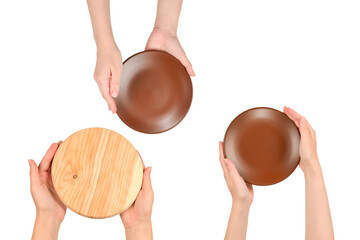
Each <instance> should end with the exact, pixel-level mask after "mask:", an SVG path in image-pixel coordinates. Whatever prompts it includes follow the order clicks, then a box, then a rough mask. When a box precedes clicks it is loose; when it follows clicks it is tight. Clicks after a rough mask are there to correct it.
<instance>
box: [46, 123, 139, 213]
mask: <svg viewBox="0 0 360 240" xmlns="http://www.w3.org/2000/svg"><path fill="white" fill-rule="evenodd" d="M51 175H52V181H53V184H54V187H55V191H56V193H57V194H58V195H59V197H60V199H61V201H62V202H63V203H64V204H65V205H66V206H67V207H68V208H70V209H71V210H73V211H74V212H76V213H78V214H80V215H82V216H85V217H90V218H106V217H111V216H114V215H117V214H120V213H122V212H123V211H125V210H126V209H127V208H129V207H130V206H131V204H132V203H133V202H134V201H135V199H136V197H137V194H138V193H139V191H140V188H141V184H142V178H143V166H142V161H141V158H140V156H139V153H138V152H137V151H136V149H135V148H134V147H133V145H132V144H131V143H130V142H129V141H128V140H127V139H126V138H124V137H123V136H121V135H120V134H118V133H116V132H114V131H111V130H108V129H103V128H88V129H84V130H81V131H78V132H76V133H74V134H72V135H71V136H70V137H68V138H67V139H66V140H65V141H64V142H63V143H62V144H61V145H60V147H59V149H58V150H57V152H56V154H55V157H54V160H53V162H52V167H51Z"/></svg>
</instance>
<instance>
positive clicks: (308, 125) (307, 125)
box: [305, 118, 316, 138]
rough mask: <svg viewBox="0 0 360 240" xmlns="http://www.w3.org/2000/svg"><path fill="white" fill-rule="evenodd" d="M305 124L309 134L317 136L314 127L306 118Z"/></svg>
mask: <svg viewBox="0 0 360 240" xmlns="http://www.w3.org/2000/svg"><path fill="white" fill-rule="evenodd" d="M305 124H306V129H307V131H308V132H309V135H310V136H311V137H312V138H316V135H315V131H314V129H313V128H312V127H311V125H310V123H309V121H308V120H307V119H306V118H305Z"/></svg>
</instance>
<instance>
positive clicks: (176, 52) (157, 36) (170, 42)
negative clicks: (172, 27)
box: [145, 27, 195, 76]
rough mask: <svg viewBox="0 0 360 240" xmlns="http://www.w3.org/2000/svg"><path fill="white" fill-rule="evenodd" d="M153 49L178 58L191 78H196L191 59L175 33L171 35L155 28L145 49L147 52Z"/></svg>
mask: <svg viewBox="0 0 360 240" xmlns="http://www.w3.org/2000/svg"><path fill="white" fill-rule="evenodd" d="M151 49H155V50H161V51H165V52H168V53H170V54H171V55H173V56H174V57H176V58H177V59H178V60H179V61H180V62H181V63H182V65H184V67H185V68H186V71H187V72H188V74H189V75H190V76H195V72H194V70H193V68H192V65H191V63H190V61H189V59H188V58H187V57H186V54H185V51H184V49H183V48H182V47H181V44H180V42H179V39H178V38H177V36H176V34H175V33H171V32H170V31H167V30H164V29H160V28H156V27H155V28H154V30H153V31H152V33H151V35H150V37H149V40H148V41H147V44H146V47H145V50H151Z"/></svg>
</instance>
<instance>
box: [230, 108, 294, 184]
mask: <svg viewBox="0 0 360 240" xmlns="http://www.w3.org/2000/svg"><path fill="white" fill-rule="evenodd" d="M299 143H300V133H299V130H298V128H297V127H296V125H295V124H294V123H293V122H292V121H291V119H289V118H288V117H287V116H286V115H285V114H284V113H282V112H280V111H278V110H275V109H272V108H264V107H260V108H253V109H250V110H247V111H245V112H243V113H241V114H240V115H238V116H237V117H236V118H235V119H234V120H233V121H232V122H231V124H230V125H229V127H228V129H227V131H226V133H225V137H224V154H225V157H226V158H228V159H230V160H231V161H232V162H233V163H234V164H235V166H236V168H237V170H238V171H239V173H240V175H241V176H242V177H243V178H244V180H245V181H246V182H248V183H251V184H255V185H271V184H275V183H278V182H281V181H282V180H284V179H285V178H287V177H288V176H290V174H291V173H292V172H293V171H294V170H295V168H296V167H297V165H298V164H299V160H300V157H299Z"/></svg>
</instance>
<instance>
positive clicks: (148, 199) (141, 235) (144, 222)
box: [120, 163, 154, 240]
mask: <svg viewBox="0 0 360 240" xmlns="http://www.w3.org/2000/svg"><path fill="white" fill-rule="evenodd" d="M143 164H144V163H143ZM150 173H151V167H147V168H145V166H144V175H143V183H142V187H141V190H140V192H139V194H138V196H137V198H136V200H135V202H134V204H133V205H131V206H130V208H129V209H127V210H126V211H125V212H123V213H121V214H120V217H121V220H122V222H123V224H124V227H125V232H126V239H128V240H131V239H141V240H146V239H152V225H151V213H152V206H153V203H154V192H153V189H152V186H151V178H150Z"/></svg>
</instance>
